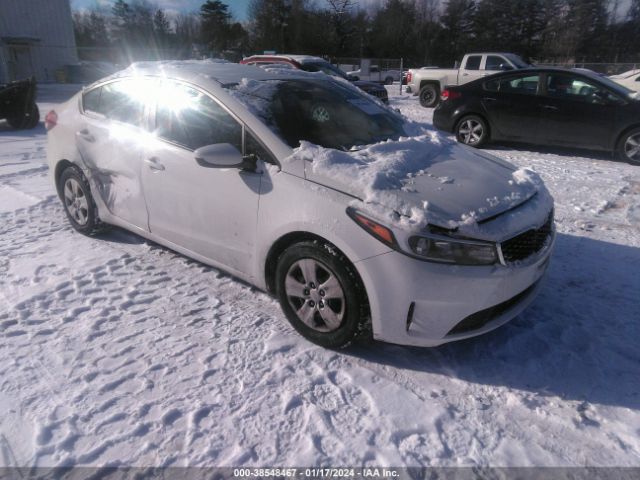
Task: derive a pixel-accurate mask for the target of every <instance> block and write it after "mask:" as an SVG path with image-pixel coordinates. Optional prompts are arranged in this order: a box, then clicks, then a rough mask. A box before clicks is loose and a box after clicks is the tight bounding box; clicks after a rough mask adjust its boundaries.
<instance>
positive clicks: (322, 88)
mask: <svg viewBox="0 0 640 480" xmlns="http://www.w3.org/2000/svg"><path fill="white" fill-rule="evenodd" d="M232 94H233V95H234V96H235V97H236V98H238V99H239V100H240V101H242V102H243V103H244V104H245V105H247V107H248V108H249V109H250V110H252V111H253V112H254V113H256V114H257V115H258V116H259V117H260V118H261V119H262V120H263V121H264V122H265V124H266V125H267V126H269V127H270V128H271V129H272V130H273V131H274V132H275V133H276V134H278V135H279V136H280V137H281V138H282V139H283V140H284V141H285V142H286V143H287V144H288V145H289V146H291V147H292V148H297V147H298V146H300V142H301V141H307V142H311V143H313V144H315V145H320V146H322V147H326V148H334V149H339V150H354V149H358V148H359V147H362V146H364V145H370V144H372V143H377V142H381V141H384V140H390V139H398V138H399V137H401V136H403V135H406V133H405V131H404V120H403V118H402V117H401V116H400V115H399V114H397V113H395V112H393V111H392V110H389V109H388V108H387V107H385V106H384V105H381V104H380V103H378V102H376V101H375V100H373V99H372V98H371V97H369V96H367V95H365V94H362V93H360V91H359V90H357V89H355V88H352V87H350V86H349V85H341V81H340V80H335V81H327V80H316V79H309V80H307V79H292V80H274V81H254V80H251V81H244V80H243V82H241V83H240V84H238V85H237V86H235V88H234V91H233V92H232Z"/></svg>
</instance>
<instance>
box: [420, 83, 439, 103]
mask: <svg viewBox="0 0 640 480" xmlns="http://www.w3.org/2000/svg"><path fill="white" fill-rule="evenodd" d="M439 101H440V89H439V88H438V87H437V86H436V85H434V84H432V83H430V84H428V85H425V86H424V87H422V88H421V89H420V105H422V106H423V107H425V108H433V107H435V106H436V105H438V103H439Z"/></svg>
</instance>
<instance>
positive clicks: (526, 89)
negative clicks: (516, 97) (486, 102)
mask: <svg viewBox="0 0 640 480" xmlns="http://www.w3.org/2000/svg"><path fill="white" fill-rule="evenodd" d="M539 80H540V76H539V75H517V76H515V77H506V78H498V79H494V80H489V81H488V82H486V83H485V84H484V88H485V90H489V91H490V92H502V93H516V94H522V95H535V94H536V93H537V92H538V83H539Z"/></svg>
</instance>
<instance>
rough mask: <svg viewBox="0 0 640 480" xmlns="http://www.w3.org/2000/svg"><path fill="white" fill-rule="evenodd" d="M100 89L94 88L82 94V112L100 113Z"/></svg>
mask: <svg viewBox="0 0 640 480" xmlns="http://www.w3.org/2000/svg"><path fill="white" fill-rule="evenodd" d="M101 91H102V87H98V88H94V89H92V90H89V91H88V92H85V93H83V94H82V110H84V111H85V112H95V113H100V92H101Z"/></svg>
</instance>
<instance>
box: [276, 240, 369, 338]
mask: <svg viewBox="0 0 640 480" xmlns="http://www.w3.org/2000/svg"><path fill="white" fill-rule="evenodd" d="M275 277H276V293H277V297H278V300H279V301H280V305H281V307H282V310H283V311H284V313H285V315H286V316H287V319H288V320H289V322H290V323H291V325H292V326H293V328H295V329H296V331H298V333H300V334H301V335H302V336H303V337H305V338H306V339H307V340H309V341H311V342H313V343H315V344H316V345H320V346H321V347H325V348H342V347H346V346H347V345H349V344H350V343H351V342H352V341H353V340H354V338H355V337H356V336H357V335H358V334H359V333H360V332H361V331H362V330H363V326H364V323H365V321H366V317H367V315H366V300H365V298H366V296H365V295H364V288H363V287H362V285H361V282H360V280H359V277H358V275H357V274H356V272H355V269H354V268H353V267H352V266H351V264H350V262H349V261H348V260H347V259H346V257H344V255H342V254H340V253H339V252H337V251H336V250H335V248H334V247H333V246H331V245H330V244H328V243H323V242H320V241H307V242H302V243H298V244H295V245H293V246H291V247H289V248H287V249H286V250H285V251H284V253H283V254H282V255H281V256H280V258H279V259H278V264H277V267H276V274H275Z"/></svg>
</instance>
